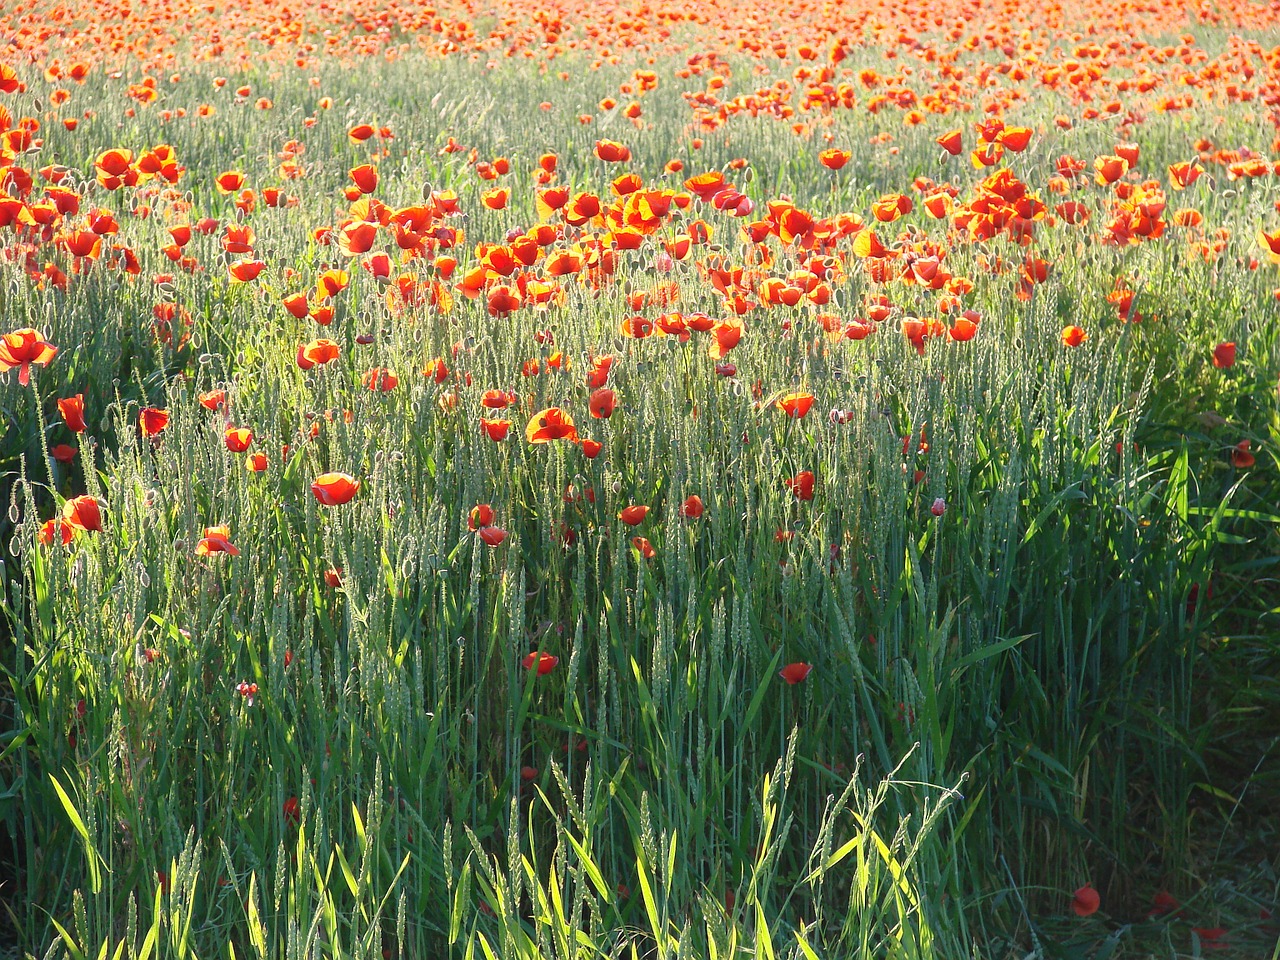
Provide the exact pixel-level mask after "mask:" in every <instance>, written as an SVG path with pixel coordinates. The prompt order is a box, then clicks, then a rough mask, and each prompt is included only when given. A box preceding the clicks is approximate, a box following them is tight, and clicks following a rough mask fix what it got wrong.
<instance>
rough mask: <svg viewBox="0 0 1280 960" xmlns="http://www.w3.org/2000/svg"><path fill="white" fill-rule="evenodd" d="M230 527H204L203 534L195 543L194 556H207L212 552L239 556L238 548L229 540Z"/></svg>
mask: <svg viewBox="0 0 1280 960" xmlns="http://www.w3.org/2000/svg"><path fill="white" fill-rule="evenodd" d="M230 537H231V528H230V527H227V526H220V527H205V528H204V536H203V537H202V538H201V539H200V542H199V543H197V544H196V556H197V557H207V556H209V555H211V554H214V553H225V554H227V555H228V556H232V557H238V556H240V548H239V547H237V546H236V545H235V544H234V543H232V542H231V540H230Z"/></svg>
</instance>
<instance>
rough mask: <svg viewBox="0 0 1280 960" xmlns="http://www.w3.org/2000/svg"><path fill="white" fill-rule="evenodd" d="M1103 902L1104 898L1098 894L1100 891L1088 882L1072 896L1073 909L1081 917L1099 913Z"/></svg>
mask: <svg viewBox="0 0 1280 960" xmlns="http://www.w3.org/2000/svg"><path fill="white" fill-rule="evenodd" d="M1101 903H1102V898H1101V897H1099V896H1098V891H1097V890H1095V889H1093V887H1091V886H1089V884H1087V883H1086V884H1085V885H1084V886H1083V887H1081V888H1080V889H1078V890H1077V891H1076V892H1075V894H1074V895H1073V896H1072V897H1071V909H1072V910H1074V911H1075V912H1076V915H1077V916H1080V917H1088V916H1092V915H1093V914H1095V913H1097V912H1098V906H1099V905H1100V904H1101Z"/></svg>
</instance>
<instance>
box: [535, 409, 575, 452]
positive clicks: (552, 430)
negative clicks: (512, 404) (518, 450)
mask: <svg viewBox="0 0 1280 960" xmlns="http://www.w3.org/2000/svg"><path fill="white" fill-rule="evenodd" d="M524 435H525V439H526V440H528V441H529V442H530V443H550V442H551V441H552V440H570V441H574V442H576V441H577V439H578V430H577V428H576V427H575V426H574V425H573V418H572V417H570V416H569V415H568V414H567V413H565V412H564V411H563V410H561V409H560V408H559V407H547V408H546V409H545V410H539V411H538V412H537V413H535V414H534V415H533V416H532V417H530V418H529V423H528V425H527V426H526V427H525V430H524Z"/></svg>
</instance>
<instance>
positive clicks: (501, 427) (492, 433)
mask: <svg viewBox="0 0 1280 960" xmlns="http://www.w3.org/2000/svg"><path fill="white" fill-rule="evenodd" d="M480 426H481V427H482V428H483V429H484V432H485V436H487V437H488V438H489V439H490V440H492V441H493V442H494V443H498V442H500V441H502V440H505V439H506V438H507V432H508V431H509V430H510V429H511V421H510V420H490V419H487V418H485V417H481V418H480Z"/></svg>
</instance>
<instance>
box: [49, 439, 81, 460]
mask: <svg viewBox="0 0 1280 960" xmlns="http://www.w3.org/2000/svg"><path fill="white" fill-rule="evenodd" d="M49 455H50V456H51V457H53V459H55V460H57V461H58V462H59V463H70V462H71V461H72V460H74V459H75V458H76V448H75V447H73V446H71V444H69V443H59V444H55V445H54V446H52V447H50V448H49Z"/></svg>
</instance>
